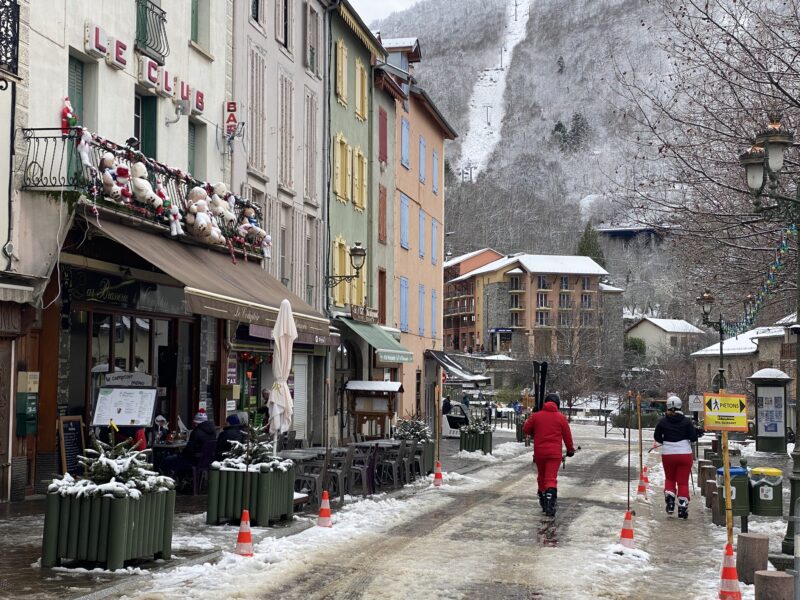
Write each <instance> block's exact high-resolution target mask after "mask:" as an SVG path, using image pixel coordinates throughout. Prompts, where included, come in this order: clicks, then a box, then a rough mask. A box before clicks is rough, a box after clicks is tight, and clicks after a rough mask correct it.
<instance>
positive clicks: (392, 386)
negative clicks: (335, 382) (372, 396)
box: [345, 379, 403, 393]
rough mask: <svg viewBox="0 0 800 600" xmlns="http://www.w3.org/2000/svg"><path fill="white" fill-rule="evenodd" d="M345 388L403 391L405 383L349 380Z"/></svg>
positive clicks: (371, 390)
mask: <svg viewBox="0 0 800 600" xmlns="http://www.w3.org/2000/svg"><path fill="white" fill-rule="evenodd" d="M345 389H346V390H348V391H351V392H394V393H397V392H402V391H403V384H402V383H400V382H399V381H356V380H352V379H351V380H350V381H348V382H347V385H346V386H345Z"/></svg>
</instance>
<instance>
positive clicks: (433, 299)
mask: <svg viewBox="0 0 800 600" xmlns="http://www.w3.org/2000/svg"><path fill="white" fill-rule="evenodd" d="M431 337H432V338H435V337H436V290H431Z"/></svg>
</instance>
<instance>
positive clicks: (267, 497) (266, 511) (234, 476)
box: [206, 467, 294, 527]
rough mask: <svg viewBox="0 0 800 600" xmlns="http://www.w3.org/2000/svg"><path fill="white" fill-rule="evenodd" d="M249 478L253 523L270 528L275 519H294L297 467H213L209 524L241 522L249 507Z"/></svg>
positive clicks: (209, 500) (210, 481) (210, 474)
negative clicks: (256, 469)
mask: <svg viewBox="0 0 800 600" xmlns="http://www.w3.org/2000/svg"><path fill="white" fill-rule="evenodd" d="M246 478H247V479H249V483H248V485H249V486H250V488H249V492H250V499H249V502H247V508H248V510H249V512H250V524H251V525H257V526H260V527H266V526H267V525H269V523H272V522H275V521H283V520H291V519H292V515H293V514H294V467H292V468H290V469H287V470H286V471H281V470H279V469H276V470H274V471H266V470H264V471H262V472H260V473H245V472H244V471H233V470H230V471H229V470H226V469H220V468H214V467H212V468H211V469H209V471H208V511H207V514H206V523H208V524H209V525H219V524H221V523H235V524H237V525H238V524H239V520H240V519H241V516H242V509H243V508H244V507H245V479H246Z"/></svg>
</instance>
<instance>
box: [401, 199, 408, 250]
mask: <svg viewBox="0 0 800 600" xmlns="http://www.w3.org/2000/svg"><path fill="white" fill-rule="evenodd" d="M400 246H402V247H403V248H405V249H406V250H408V196H406V195H404V194H400Z"/></svg>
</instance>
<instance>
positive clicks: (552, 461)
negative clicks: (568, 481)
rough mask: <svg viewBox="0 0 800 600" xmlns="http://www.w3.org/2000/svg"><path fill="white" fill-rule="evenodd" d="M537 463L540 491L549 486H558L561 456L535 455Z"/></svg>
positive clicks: (534, 459)
mask: <svg viewBox="0 0 800 600" xmlns="http://www.w3.org/2000/svg"><path fill="white" fill-rule="evenodd" d="M533 462H535V463H536V471H537V473H536V481H537V483H538V484H539V491H540V492H544V491H546V490H547V488H557V487H558V468H559V467H560V466H561V458H549V457H542V458H539V457H538V456H536V455H534V456H533Z"/></svg>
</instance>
